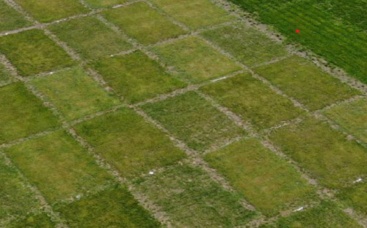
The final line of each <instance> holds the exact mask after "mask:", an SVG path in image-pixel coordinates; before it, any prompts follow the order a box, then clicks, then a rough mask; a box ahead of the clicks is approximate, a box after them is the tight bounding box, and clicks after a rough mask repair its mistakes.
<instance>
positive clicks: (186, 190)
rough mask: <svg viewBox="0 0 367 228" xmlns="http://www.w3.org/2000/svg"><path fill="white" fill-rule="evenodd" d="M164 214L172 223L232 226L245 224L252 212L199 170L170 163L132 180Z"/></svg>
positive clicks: (189, 225) (193, 225) (188, 225)
mask: <svg viewBox="0 0 367 228" xmlns="http://www.w3.org/2000/svg"><path fill="white" fill-rule="evenodd" d="M134 185H135V188H136V189H137V191H138V192H139V193H140V194H144V195H145V196H147V197H148V198H149V199H150V200H151V201H153V203H154V204H156V205H158V206H159V207H160V208H162V210H163V211H164V212H165V213H166V214H167V215H168V217H169V218H170V219H171V221H172V225H173V227H235V226H241V225H242V226H243V225H245V224H246V223H247V222H248V221H249V220H250V219H251V218H252V217H253V216H254V214H255V213H254V212H251V211H248V210H247V209H245V208H243V207H242V206H241V204H240V203H239V202H238V200H239V199H240V196H239V195H238V194H236V193H230V192H228V191H226V190H224V189H223V188H222V187H221V186H220V185H219V184H217V183H215V182H213V181H212V180H211V179H210V177H209V176H208V175H207V174H205V173H204V172H203V171H202V170H200V169H198V168H194V167H190V166H188V165H176V166H171V167H169V168H168V169H167V170H165V171H164V172H161V173H156V174H154V175H151V176H147V177H145V178H140V179H138V180H135V182H134Z"/></svg>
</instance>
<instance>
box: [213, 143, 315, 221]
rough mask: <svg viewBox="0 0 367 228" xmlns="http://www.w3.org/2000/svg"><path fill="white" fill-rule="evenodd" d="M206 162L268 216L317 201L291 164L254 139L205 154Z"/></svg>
mask: <svg viewBox="0 0 367 228" xmlns="http://www.w3.org/2000/svg"><path fill="white" fill-rule="evenodd" d="M206 160H207V161H208V162H209V164H210V165H211V166H213V167H214V168H215V169H217V170H218V171H219V172H220V173H221V174H222V175H224V176H225V177H226V178H227V179H228V180H229V182H230V183H231V184H232V185H233V187H234V188H235V189H237V191H239V192H241V193H242V194H243V196H244V197H245V198H246V199H247V200H248V201H249V202H250V203H251V204H252V205H254V206H255V208H256V209H258V210H259V211H261V212H262V213H263V214H265V215H267V216H273V215H275V214H277V213H279V212H280V211H281V210H284V209H286V208H288V207H289V206H291V205H292V206H297V205H298V206H302V205H305V204H307V202H308V201H309V200H310V199H315V198H316V197H315V196H316V194H315V193H314V189H313V188H312V187H311V186H310V185H308V184H307V182H306V180H304V179H302V178H301V175H300V174H299V173H297V171H296V170H295V169H294V168H292V167H291V166H290V164H288V163H287V162H286V161H284V160H282V159H281V158H279V157H278V156H277V155H275V154H274V153H273V152H271V151H269V150H268V149H266V148H265V147H264V146H262V145H261V144H260V142H258V141H256V140H254V139H248V140H241V141H239V142H235V143H233V144H231V145H229V146H227V147H225V148H223V149H220V150H219V151H216V152H213V153H210V154H208V155H207V156H206Z"/></svg>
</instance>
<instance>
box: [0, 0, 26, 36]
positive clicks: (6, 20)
mask: <svg viewBox="0 0 367 228" xmlns="http://www.w3.org/2000/svg"><path fill="white" fill-rule="evenodd" d="M30 24H31V23H30V22H28V21H27V20H26V19H24V18H23V17H22V15H21V14H20V13H18V12H17V11H16V10H14V9H13V8H11V7H10V6H9V5H7V4H6V3H5V2H4V1H3V0H1V1H0V32H2V31H10V30H14V29H17V28H22V27H26V26H29V25H30Z"/></svg>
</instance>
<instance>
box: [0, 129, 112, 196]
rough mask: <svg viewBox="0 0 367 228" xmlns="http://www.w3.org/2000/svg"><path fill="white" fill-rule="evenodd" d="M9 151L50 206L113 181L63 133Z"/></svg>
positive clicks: (25, 143) (16, 163)
mask: <svg viewBox="0 0 367 228" xmlns="http://www.w3.org/2000/svg"><path fill="white" fill-rule="evenodd" d="M5 152H6V153H7V154H8V156H9V157H10V158H11V159H12V160H13V162H14V164H15V165H16V166H18V168H19V169H20V170H21V171H22V173H24V175H25V176H26V177H27V178H28V179H29V180H30V182H31V183H32V184H34V185H36V186H37V187H38V189H39V190H40V191H41V192H42V193H43V195H44V196H45V198H46V199H47V200H48V201H49V202H50V203H55V202H57V201H58V200H63V199H67V198H69V197H75V196H76V195H77V194H82V193H85V192H87V191H88V190H90V189H91V188H94V187H97V186H100V185H103V184H106V183H108V182H109V181H111V180H112V178H111V177H110V176H109V175H108V174H107V172H106V171H104V170H102V169H101V168H100V167H99V166H98V165H97V163H96V162H95V160H94V158H93V157H91V156H89V155H88V154H87V152H86V151H85V150H84V149H83V148H82V147H81V146H80V145H79V144H78V143H77V142H76V141H75V140H74V139H73V138H72V137H71V136H69V135H67V134H66V133H64V132H61V131H57V132H55V133H52V134H49V135H47V136H44V137H41V138H37V139H32V140H29V141H26V142H24V143H22V144H19V145H16V146H13V147H11V148H9V149H6V150H5Z"/></svg>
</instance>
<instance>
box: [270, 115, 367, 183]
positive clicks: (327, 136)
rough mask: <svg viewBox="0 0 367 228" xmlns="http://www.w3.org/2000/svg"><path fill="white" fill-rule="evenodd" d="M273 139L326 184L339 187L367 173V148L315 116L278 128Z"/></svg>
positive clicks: (272, 136) (285, 151) (271, 137)
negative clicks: (315, 118) (350, 139)
mask: <svg viewBox="0 0 367 228" xmlns="http://www.w3.org/2000/svg"><path fill="white" fill-rule="evenodd" d="M270 139H272V140H273V141H274V142H275V143H276V144H277V145H278V146H279V147H280V148H281V149H282V150H283V152H284V153H285V154H287V155H288V156H290V157H291V158H292V159H294V160H295V161H296V162H298V163H299V165H300V166H301V167H302V168H304V169H306V170H308V171H310V173H311V174H312V176H313V177H314V178H316V179H317V180H318V181H319V182H320V183H321V184H323V185H324V186H326V187H329V188H336V189H340V188H343V187H345V186H346V185H348V184H351V183H352V182H353V181H354V180H355V179H357V177H359V176H361V175H366V174H367V166H366V162H365V161H366V160H367V153H366V152H367V150H366V149H365V148H364V147H362V146H361V145H359V144H358V143H357V142H355V141H348V140H347V139H346V137H345V136H344V135H342V134H341V133H339V132H337V131H335V130H333V129H331V128H330V127H329V126H327V125H326V124H325V123H322V122H319V121H316V120H314V119H306V120H304V121H303V122H301V123H299V124H295V125H290V126H287V127H284V128H280V129H278V130H275V131H274V132H273V133H272V134H271V135H270Z"/></svg>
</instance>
